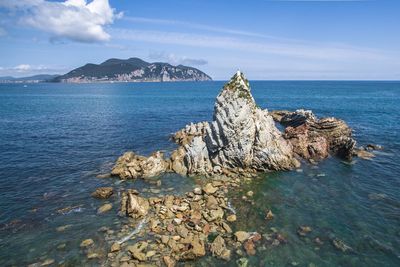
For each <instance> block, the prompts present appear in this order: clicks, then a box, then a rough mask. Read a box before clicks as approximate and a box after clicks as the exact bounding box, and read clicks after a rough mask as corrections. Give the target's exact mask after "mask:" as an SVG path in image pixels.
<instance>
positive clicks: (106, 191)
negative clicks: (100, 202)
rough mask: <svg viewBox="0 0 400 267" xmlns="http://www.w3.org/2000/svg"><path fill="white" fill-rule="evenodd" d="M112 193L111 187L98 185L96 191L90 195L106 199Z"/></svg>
mask: <svg viewBox="0 0 400 267" xmlns="http://www.w3.org/2000/svg"><path fill="white" fill-rule="evenodd" d="M112 194H113V188H112V187H99V188H97V189H96V191H94V192H93V193H92V197H95V198H100V199H106V198H109V197H111V195H112Z"/></svg>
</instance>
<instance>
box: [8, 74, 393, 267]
mask: <svg viewBox="0 0 400 267" xmlns="http://www.w3.org/2000/svg"><path fill="white" fill-rule="evenodd" d="M222 85H223V82H204V83H138V84H136V83H135V84H82V85H70V84H33V85H28V87H23V85H18V84H12V85H7V84H0V114H1V115H0V182H1V187H0V241H1V242H0V265H1V266H9V265H17V266H21V265H22V266H23V265H26V264H30V263H35V262H42V261H44V260H45V259H49V258H51V259H55V262H56V263H66V264H70V265H83V264H89V262H86V259H85V258H86V255H84V254H83V253H82V252H81V250H80V248H79V244H80V242H81V241H82V240H83V239H86V238H93V239H94V240H95V243H96V245H97V246H98V247H99V249H100V250H101V248H102V247H104V251H106V250H107V246H108V245H107V243H106V241H105V240H104V234H103V233H101V232H99V231H98V230H99V228H101V227H103V226H107V227H109V228H111V229H118V228H119V227H120V226H121V225H123V224H124V223H126V221H125V219H124V218H121V217H118V216H117V210H118V196H117V195H114V196H113V197H112V198H111V199H110V200H108V202H110V203H113V205H114V207H113V209H112V211H111V212H109V213H105V214H102V215H98V214H97V212H96V211H97V208H98V207H99V206H100V205H102V204H103V203H105V202H104V201H101V200H96V199H93V198H92V197H91V196H90V193H91V192H92V191H94V190H95V188H96V187H98V186H103V185H112V186H114V187H115V188H117V189H121V190H122V189H124V188H129V187H135V188H139V189H140V190H143V189H145V188H150V187H151V188H157V189H161V190H165V189H169V188H173V189H169V190H173V191H172V192H173V193H175V194H180V193H182V192H184V191H186V190H189V189H190V188H192V187H193V186H194V184H195V183H196V182H197V181H196V180H193V179H189V178H182V177H180V176H178V175H172V174H168V175H165V176H162V177H160V179H161V181H162V185H161V187H157V185H154V184H151V183H147V182H143V181H137V182H135V183H132V182H125V183H120V182H119V181H118V180H117V179H99V178H96V175H98V174H101V173H105V172H109V171H110V169H111V166H112V164H113V163H114V161H115V160H116V158H117V157H118V156H119V155H120V154H122V153H123V152H125V151H127V150H134V151H135V152H137V153H140V154H149V153H151V152H152V151H154V150H158V149H163V150H165V151H166V152H167V153H168V152H169V151H171V150H173V149H174V148H175V145H174V144H173V143H172V142H171V141H170V140H169V138H170V134H171V133H173V132H175V131H177V130H179V129H180V128H182V127H184V126H185V125H186V124H187V123H189V122H191V121H192V122H197V121H203V120H211V118H212V113H213V104H214V100H215V97H216V95H217V94H218V92H219V91H220V89H221V87H222ZM251 86H252V92H253V95H254V97H255V99H256V101H257V103H258V105H259V106H261V107H263V108H267V107H268V108H269V109H291V110H293V109H297V108H306V109H312V110H313V111H314V112H315V113H316V114H317V115H319V116H335V117H339V118H342V119H344V120H346V121H347V122H348V124H349V125H350V126H351V127H352V128H353V129H354V135H355V138H356V139H357V141H358V143H359V144H360V145H365V144H368V143H375V144H380V145H383V146H384V147H385V149H384V150H383V151H379V152H377V153H376V154H377V157H376V158H374V159H373V160H371V161H365V160H359V159H357V160H355V161H354V162H353V163H352V164H348V163H346V162H342V161H340V160H338V159H336V158H329V159H328V160H326V161H324V162H323V163H321V164H319V165H318V166H317V167H315V166H310V165H307V164H303V166H302V171H301V172H296V171H294V172H279V173H271V174H265V175H261V177H260V178H258V179H256V180H254V181H252V182H250V183H248V184H245V185H244V186H243V188H242V189H241V190H239V192H235V193H233V196H232V197H233V200H232V204H233V206H234V207H235V209H236V210H237V212H238V218H239V219H238V222H237V223H235V224H233V227H234V229H236V230H239V229H240V230H247V231H258V232H260V233H269V232H271V231H272V230H271V227H273V228H276V229H277V230H278V231H279V232H280V233H282V234H283V235H284V236H285V237H286V238H287V241H288V242H287V244H285V245H280V246H265V249H264V250H260V251H259V252H258V253H257V255H256V256H254V257H250V265H253V266H291V265H296V264H298V266H310V265H313V264H314V265H316V266H377V265H381V266H399V265H400V193H399V188H400V176H399V174H400V164H399V160H398V154H399V152H400V123H399V121H400V107H399V104H398V103H399V101H400V82H329V81H324V82H305V81H304V82H303V81H290V82H289V81H287V82H286V81H282V82H279V81H265V82H264V81H257V82H252V83H251ZM248 190H252V191H254V193H255V194H254V199H255V201H254V204H253V205H252V204H250V203H247V202H243V201H241V197H242V195H243V194H245V193H246V192H247V191H248ZM162 193H165V194H166V193H170V191H165V192H164V191H162ZM146 194H149V195H150V193H146ZM68 206H70V207H72V209H71V210H70V211H69V212H59V211H58V210H60V209H62V208H65V207H68ZM267 209H271V210H272V211H273V213H274V214H275V218H274V219H273V220H272V221H270V222H267V221H265V219H264V217H265V211H266V210H267ZM65 225H70V226H69V228H68V229H67V230H65V231H62V232H60V231H57V229H56V228H57V227H59V226H65ZM300 225H308V226H310V227H312V229H313V231H312V232H311V233H310V234H309V236H307V237H305V238H304V237H299V236H298V235H297V233H296V231H297V228H298V227H299V226H300ZM315 237H319V238H320V239H321V240H322V241H323V243H324V244H323V245H317V244H316V243H315V242H314V241H313V239H314V238H315ZM334 237H335V238H339V239H341V240H343V241H344V242H345V243H346V244H347V245H349V246H351V247H352V248H353V252H352V253H342V252H341V251H338V250H337V249H335V248H334V247H333V245H332V242H331V240H332V238H334ZM61 244H62V245H64V244H65V247H64V248H62V247H60V245H61ZM104 253H105V252H104ZM203 262H206V259H204V260H203ZM207 262H208V261H207ZM200 263H201V261H200V262H198V263H196V264H200ZM215 263H218V264H222V262H219V261H216V262H214V264H215ZM228 265H230V263H228Z"/></svg>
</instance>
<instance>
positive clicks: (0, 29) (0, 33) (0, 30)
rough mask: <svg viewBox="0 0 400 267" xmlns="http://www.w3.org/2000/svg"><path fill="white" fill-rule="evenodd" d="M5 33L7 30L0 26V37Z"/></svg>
mask: <svg viewBox="0 0 400 267" xmlns="http://www.w3.org/2000/svg"><path fill="white" fill-rule="evenodd" d="M6 35H7V31H6V30H5V29H3V28H1V27H0V37H2V36H6Z"/></svg>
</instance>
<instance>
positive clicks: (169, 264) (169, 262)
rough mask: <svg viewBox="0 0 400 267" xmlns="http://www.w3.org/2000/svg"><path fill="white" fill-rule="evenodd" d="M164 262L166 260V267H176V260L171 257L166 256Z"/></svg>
mask: <svg viewBox="0 0 400 267" xmlns="http://www.w3.org/2000/svg"><path fill="white" fill-rule="evenodd" d="M163 260H164V263H165V265H167V267H175V265H176V261H175V259H174V258H172V257H170V256H164V257H163Z"/></svg>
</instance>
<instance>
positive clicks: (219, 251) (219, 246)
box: [210, 235, 231, 261]
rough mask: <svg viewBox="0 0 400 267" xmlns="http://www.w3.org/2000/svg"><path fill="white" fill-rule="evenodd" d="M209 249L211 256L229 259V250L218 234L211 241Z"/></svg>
mask: <svg viewBox="0 0 400 267" xmlns="http://www.w3.org/2000/svg"><path fill="white" fill-rule="evenodd" d="M210 251H211V253H212V255H213V256H216V257H218V258H221V259H223V260H227V261H228V260H230V258H231V251H230V250H229V249H227V248H226V245H225V240H224V239H223V238H222V237H221V236H220V235H219V236H217V237H216V238H215V239H214V242H212V243H211V246H210Z"/></svg>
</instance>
